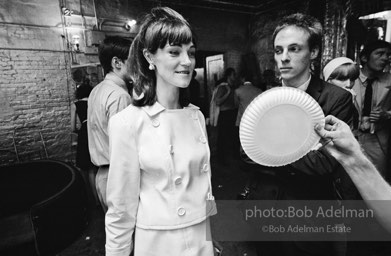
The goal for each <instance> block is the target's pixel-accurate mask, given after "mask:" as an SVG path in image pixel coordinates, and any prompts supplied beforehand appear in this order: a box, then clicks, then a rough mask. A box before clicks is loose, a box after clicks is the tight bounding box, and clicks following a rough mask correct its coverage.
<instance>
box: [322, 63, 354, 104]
mask: <svg viewBox="0 0 391 256" xmlns="http://www.w3.org/2000/svg"><path fill="white" fill-rule="evenodd" d="M359 75H360V68H359V67H358V65H357V64H356V63H354V62H353V61H352V60H351V59H349V58H346V57H337V58H334V59H332V60H330V61H329V62H328V63H327V64H326V66H324V68H323V79H324V80H325V81H327V82H329V83H330V84H334V85H337V86H339V87H342V88H344V89H347V90H348V91H349V92H351V93H352V94H353V93H354V92H352V91H351V90H350V89H352V87H353V85H354V81H355V80H356V79H357V78H358V76H359ZM353 95H354V96H355V94H353Z"/></svg>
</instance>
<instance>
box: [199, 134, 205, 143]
mask: <svg viewBox="0 0 391 256" xmlns="http://www.w3.org/2000/svg"><path fill="white" fill-rule="evenodd" d="M200 141H201V143H203V144H205V143H206V139H205V137H204V136H201V137H200Z"/></svg>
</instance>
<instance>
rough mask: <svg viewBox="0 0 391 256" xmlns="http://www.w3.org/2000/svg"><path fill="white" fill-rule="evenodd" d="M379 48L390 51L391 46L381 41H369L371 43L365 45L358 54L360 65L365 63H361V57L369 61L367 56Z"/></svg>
mask: <svg viewBox="0 0 391 256" xmlns="http://www.w3.org/2000/svg"><path fill="white" fill-rule="evenodd" d="M380 48H388V49H390V50H391V44H390V43H389V42H387V41H383V40H375V41H371V42H369V43H367V44H365V45H364V48H363V49H362V50H361V52H360V61H361V63H363V64H365V63H366V61H365V60H364V61H363V57H366V58H367V59H369V55H371V53H372V52H373V51H374V50H377V49H380Z"/></svg>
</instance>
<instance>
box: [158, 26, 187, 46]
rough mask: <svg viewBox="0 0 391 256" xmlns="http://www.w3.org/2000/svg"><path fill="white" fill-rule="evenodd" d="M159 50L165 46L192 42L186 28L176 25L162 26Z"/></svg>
mask: <svg viewBox="0 0 391 256" xmlns="http://www.w3.org/2000/svg"><path fill="white" fill-rule="evenodd" d="M160 38H161V39H160V43H159V48H164V46H166V44H167V43H168V44H169V45H182V44H188V43H190V42H191V41H192V33H191V30H190V28H189V27H188V26H186V25H184V24H181V23H177V24H170V26H164V27H163V28H162V30H161V35H160Z"/></svg>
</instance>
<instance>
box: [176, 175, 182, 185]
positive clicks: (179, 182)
mask: <svg viewBox="0 0 391 256" xmlns="http://www.w3.org/2000/svg"><path fill="white" fill-rule="evenodd" d="M174 182H175V185H180V184H181V183H182V177H176V178H175V181H174Z"/></svg>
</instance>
